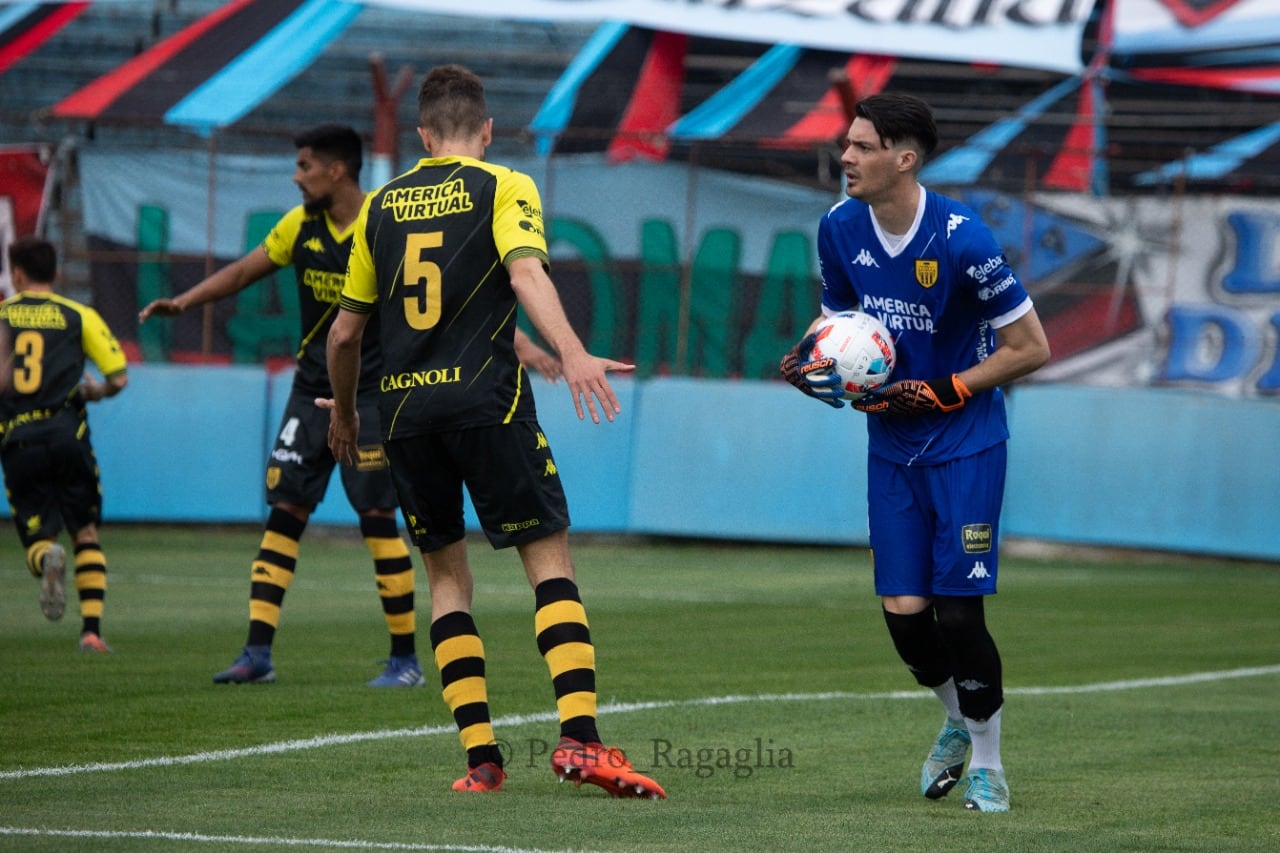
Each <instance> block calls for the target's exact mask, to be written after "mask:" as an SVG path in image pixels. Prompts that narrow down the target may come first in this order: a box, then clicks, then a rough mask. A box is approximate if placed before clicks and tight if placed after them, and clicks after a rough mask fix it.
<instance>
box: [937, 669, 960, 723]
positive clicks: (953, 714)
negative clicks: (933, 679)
mask: <svg viewBox="0 0 1280 853" xmlns="http://www.w3.org/2000/svg"><path fill="white" fill-rule="evenodd" d="M933 692H934V693H935V694H936V695H937V697H938V700H939V701H940V702H942V707H943V708H945V709H946V710H947V719H949V720H959V719H963V716H964V715H963V714H961V713H960V697H959V696H958V695H957V694H956V680H955V679H954V678H948V679H947V680H946V681H944V682H943V683H941V684H939V685H938V686H937V687H935V688H933Z"/></svg>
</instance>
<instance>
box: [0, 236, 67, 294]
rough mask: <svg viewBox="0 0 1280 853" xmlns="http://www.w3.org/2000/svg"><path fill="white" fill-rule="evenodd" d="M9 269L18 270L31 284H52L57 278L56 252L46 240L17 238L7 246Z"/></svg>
mask: <svg viewBox="0 0 1280 853" xmlns="http://www.w3.org/2000/svg"><path fill="white" fill-rule="evenodd" d="M8 254H9V267H10V268H11V269H19V270H22V272H23V273H24V274H25V275H26V277H27V278H29V279H31V280H32V281H33V282H38V283H40V284H53V280H54V279H55V278H57V277H58V251H57V250H56V249H55V248H53V244H52V243H50V242H49V241H48V240H42V239H41V238H39V237H19V238H18V239H17V240H14V241H13V242H12V243H10V244H9V251H8Z"/></svg>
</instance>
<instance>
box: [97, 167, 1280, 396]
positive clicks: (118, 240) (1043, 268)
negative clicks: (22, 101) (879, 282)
mask: <svg viewBox="0 0 1280 853" xmlns="http://www.w3.org/2000/svg"><path fill="white" fill-rule="evenodd" d="M80 163H81V174H82V180H83V188H84V191H83V196H84V200H85V227H86V231H87V233H88V236H89V241H90V246H91V247H92V248H93V249H94V257H93V259H92V264H91V274H92V283H93V294H94V303H95V305H96V307H97V308H98V309H99V311H101V312H102V314H103V316H104V317H105V318H106V319H107V321H108V322H109V323H110V324H111V326H112V328H113V329H114V330H115V331H116V334H117V336H119V337H120V338H121V339H122V341H124V342H126V343H127V344H128V345H130V346H132V347H134V348H135V352H132V353H131V355H138V356H141V357H143V358H144V359H145V360H154V361H184V360H196V359H194V358H193V357H192V354H193V353H201V352H202V353H203V355H204V357H202V358H200V359H198V360H206V361H207V360H215V361H216V360H224V361H231V362H238V363H252V362H255V361H263V360H267V359H269V358H271V357H280V358H286V359H287V358H288V357H289V355H290V353H291V351H292V349H291V348H292V346H293V345H294V340H295V339H296V337H297V329H298V321H297V316H296V311H297V306H296V299H291V296H290V294H291V293H294V292H295V291H294V290H293V289H294V288H295V287H296V285H295V284H294V282H293V278H292V275H291V273H290V271H287V270H286V271H282V272H281V273H280V274H279V275H278V276H277V277H276V279H275V280H274V281H273V282H271V283H267V282H263V283H260V284H258V285H256V286H254V287H251V288H248V289H247V290H245V291H243V292H242V293H240V294H238V296H237V297H236V298H235V299H228V300H223V302H221V303H218V305H217V306H216V308H215V309H214V310H215V314H214V317H213V322H212V323H209V324H206V323H205V322H204V318H202V317H201V316H200V314H201V312H198V311H197V312H189V313H188V314H184V315H183V316H181V317H178V318H175V319H174V320H173V321H171V322H170V323H156V322H150V323H147V324H146V325H145V327H141V328H140V327H139V326H138V324H137V319H136V318H137V312H138V309H139V308H140V307H141V306H142V305H144V304H146V302H148V301H150V299H152V298H155V297H156V296H159V295H164V294H172V293H178V292H181V291H182V290H185V289H187V288H188V287H190V286H192V285H193V284H195V283H196V282H197V281H199V280H200V279H201V278H202V277H203V276H204V275H207V273H208V271H209V270H211V269H213V268H215V267H216V266H221V265H223V264H225V263H228V262H230V261H231V260H234V259H235V258H237V257H239V256H240V255H241V254H243V253H244V252H245V251H247V250H248V249H250V248H252V247H253V246H255V245H257V243H258V242H259V241H260V240H261V237H262V235H264V234H265V233H266V230H267V229H268V228H269V227H270V226H271V225H272V224H273V223H274V221H275V219H276V218H277V217H278V216H279V215H280V214H281V213H282V212H283V211H284V210H286V209H288V208H289V207H291V206H293V205H294V204H296V203H297V201H298V195H297V190H296V188H294V187H292V186H291V185H290V180H289V176H290V175H291V174H292V163H290V162H289V161H288V160H287V159H284V158H255V157H228V158H225V159H223V158H220V159H219V160H218V163H217V176H216V180H214V181H210V180H209V178H208V175H207V172H206V170H207V168H208V166H209V164H208V162H207V160H202V159H200V158H196V157H188V156H185V155H182V154H172V153H165V152H149V153H146V154H116V153H100V152H93V151H85V152H83V153H82V154H81V160H80ZM504 164H505V165H509V166H511V167H513V168H517V169H520V170H522V171H525V172H528V173H529V174H530V175H532V177H533V178H534V179H535V181H537V183H538V185H539V186H540V187H542V188H543V193H544V194H543V198H542V202H543V208H544V210H545V211H546V214H547V222H548V229H549V234H550V239H551V243H550V250H551V255H552V267H553V269H552V274H553V277H554V278H555V280H556V282H557V285H558V286H559V288H560V290H561V293H562V296H563V300H564V303H565V309H566V312H567V313H568V314H569V318H570V321H571V322H572V323H573V325H574V327H575V328H576V329H578V331H579V333H580V334H581V335H582V337H583V338H584V340H585V341H586V342H587V344H588V348H589V349H590V350H591V351H593V352H597V353H602V354H603V353H608V354H609V355H611V356H614V357H618V358H622V359H624V360H628V361H633V362H635V363H636V365H637V376H638V377H640V378H645V377H650V376H666V375H677V376H692V377H699V378H724V379H729V378H748V379H769V378H774V377H776V374H777V365H778V360H779V359H780V358H781V355H782V353H784V352H786V350H787V349H788V348H789V347H790V346H791V345H792V344H793V343H794V341H795V339H796V338H797V337H798V335H799V332H800V331H802V330H803V328H804V327H805V326H806V325H807V324H808V322H809V321H810V320H811V319H812V318H813V317H814V316H815V315H816V314H817V313H818V292H819V288H818V281H817V264H816V261H815V258H816V233H817V223H818V219H819V217H820V216H821V215H822V214H823V213H824V212H825V211H826V210H827V209H828V208H829V207H830V206H831V205H832V204H833V203H834V202H836V201H838V200H839V198H840V194H839V193H837V192H835V191H833V192H831V193H824V192H820V191H816V190H812V189H808V188H803V187H797V186H794V185H790V184H785V183H779V182H773V181H768V180H764V179H760V178H749V177H744V176H741V175H736V174H732V173H727V172H720V171H715V170H711V169H696V168H690V167H689V166H688V165H686V164H679V163H649V162H631V163H623V164H609V163H608V162H606V160H605V157H604V155H600V154H592V155H574V156H562V157H553V158H529V159H527V160H514V159H513V160H507V161H504ZM211 184H212V186H213V187H214V190H215V198H214V199H213V200H212V201H210V199H209V197H208V191H207V190H208V187H209V186H210V185H211ZM939 189H945V188H942V187H940V188H939ZM950 192H951V194H952V195H955V196H956V197H958V198H960V199H961V200H962V201H964V202H965V203H966V204H968V205H969V206H970V207H972V208H974V209H975V211H976V212H978V213H979V214H980V215H981V216H982V217H983V218H984V219H985V221H986V222H987V223H989V224H990V225H991V227H992V228H993V230H994V231H995V232H996V237H997V239H998V240H999V241H1000V243H1001V244H1002V245H1003V246H1004V248H1005V250H1006V253H1007V255H1008V256H1009V260H1010V262H1011V264H1012V266H1013V268H1014V269H1015V270H1017V271H1018V273H1019V275H1020V276H1021V277H1022V279H1023V281H1024V282H1025V283H1026V285H1027V287H1028V290H1029V291H1030V293H1031V294H1032V296H1033V298H1034V299H1035V302H1036V308H1037V312H1038V313H1039V315H1040V317H1041V319H1042V321H1043V322H1044V325H1045V328H1046V330H1047V332H1048V334H1049V339H1050V343H1051V345H1052V347H1053V360H1052V362H1051V363H1050V364H1049V365H1048V366H1047V367H1045V368H1044V369H1042V370H1041V371H1039V372H1038V373H1037V374H1036V380H1037V381H1045V380H1048V381H1053V380H1058V381H1066V382H1073V383H1081V384H1093V385H1105V386H1116V387H1124V386H1149V385H1154V386H1180V387H1192V388H1204V389H1211V390H1213V391H1215V392H1219V393H1223V394H1227V395H1233V396H1259V395H1272V394H1276V393H1280V361H1278V359H1277V347H1276V345H1275V342H1274V341H1275V330H1276V329H1277V328H1280V202H1277V201H1275V200H1269V199H1262V198H1253V197H1236V196H1208V195H1197V196H1179V197H1175V198H1166V197H1160V198H1149V199H1147V198H1129V199H1121V198H1104V199H1100V198H1097V197H1094V196H1091V195H1088V194H1084V193H1047V192H1046V193H1036V194H1032V195H1029V196H1025V197H1024V196H1011V195H1006V194H1002V193H996V192H992V191H985V190H980V189H975V188H970V187H963V188H957V189H954V190H951V191H950ZM210 211H212V218H211V215H210ZM291 312H292V313H291ZM210 327H211V328H212V330H213V338H212V340H204V339H201V337H200V336H201V334H202V331H203V330H205V329H207V328H210Z"/></svg>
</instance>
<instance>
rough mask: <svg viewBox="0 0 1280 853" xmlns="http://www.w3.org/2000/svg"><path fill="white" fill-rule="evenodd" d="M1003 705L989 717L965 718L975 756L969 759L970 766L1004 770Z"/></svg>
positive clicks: (971, 767) (972, 767)
mask: <svg viewBox="0 0 1280 853" xmlns="http://www.w3.org/2000/svg"><path fill="white" fill-rule="evenodd" d="M1003 712H1004V708H1003V707H1001V708H1000V709H999V710H998V711H996V712H995V713H994V714H992V715H991V716H990V717H989V718H987V719H985V720H983V721H982V722H978V721H977V720H971V719H969V718H968V717H965V718H964V722H965V725H966V726H968V727H969V737H971V738H972V739H973V757H972V758H970V759H969V768H970V769H971V770H972V769H974V768H978V767H986V768H987V769H989V770H1004V765H1003V764H1001V763H1000V715H1001V714H1002V713H1003Z"/></svg>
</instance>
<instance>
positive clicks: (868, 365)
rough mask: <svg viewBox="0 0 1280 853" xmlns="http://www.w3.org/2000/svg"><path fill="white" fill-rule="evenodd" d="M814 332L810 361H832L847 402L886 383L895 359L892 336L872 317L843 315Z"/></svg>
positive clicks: (852, 313)
mask: <svg viewBox="0 0 1280 853" xmlns="http://www.w3.org/2000/svg"><path fill="white" fill-rule="evenodd" d="M814 332H815V333H816V334H817V340H816V341H815V342H814V345H813V351H812V353H811V354H810V355H809V358H810V359H818V358H833V359H835V362H836V364H835V372H836V373H837V374H839V376H840V378H841V380H843V383H844V398H845V399H846V400H856V399H858V398H859V397H862V396H864V395H865V394H866V393H867V392H868V391H874V390H876V389H877V388H879V387H881V386H882V385H884V384H885V383H886V382H888V381H889V376H890V375H891V374H892V373H893V366H894V364H895V363H896V361H897V358H898V356H897V351H896V350H895V349H894V346H893V335H891V334H889V330H888V329H887V328H885V325H884V323H881V322H880V321H879V320H878V319H876V318H875V317H874V316H872V315H871V314H867V313H865V312H862V311H842V312H840V313H839V314H833V315H831V316H830V317H828V318H827V319H826V320H823V321H822V323H821V324H820V325H819V326H818V328H817V329H815V330H814ZM814 375H817V374H814Z"/></svg>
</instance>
